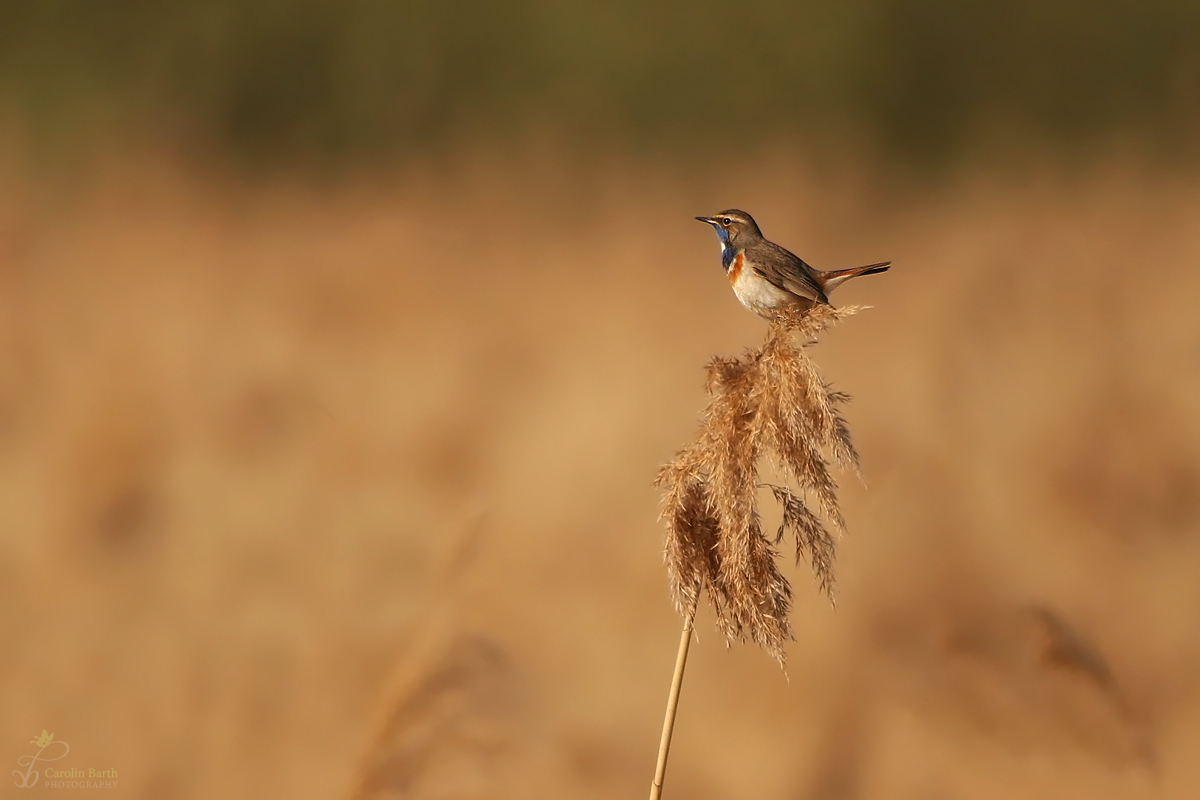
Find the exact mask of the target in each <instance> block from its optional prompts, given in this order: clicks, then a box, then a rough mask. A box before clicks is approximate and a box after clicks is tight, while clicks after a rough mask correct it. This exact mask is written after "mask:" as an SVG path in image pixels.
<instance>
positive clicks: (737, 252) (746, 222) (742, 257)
mask: <svg viewBox="0 0 1200 800" xmlns="http://www.w3.org/2000/svg"><path fill="white" fill-rule="evenodd" d="M696 219H698V220H700V221H701V222H707V223H708V224H709V225H712V227H713V230H714V231H716V233H717V238H718V239H720V240H721V266H722V267H724V268H725V275H726V276H727V277H728V278H729V284H730V286H732V287H733V293H734V294H735V295H737V299H738V300H740V301H741V303H742V305H744V306H745V307H746V308H748V309H750V310H751V311H753V312H754V313H755V314H758V315H759V316H760V317H763V318H765V319H769V320H770V319H775V318H776V317H777V316H778V315H779V314H780V312H782V311H784V310H785V309H788V308H795V309H797V310H799V311H806V310H808V309H810V308H812V307H813V306H814V305H830V303H829V294H830V293H831V292H832V291H833V290H834V289H836V288H837V287H838V286H840V285H842V284H843V283H845V282H846V281H848V280H850V279H851V278H857V277H858V276H859V275H874V274H875V273H877V272H886V271H887V269H888V268H889V267H890V266H891V264H892V262H890V261H880V262H879V263H877V264H867V265H866V266H865V267H851V268H849V269H834V270H828V271H822V270H818V269H813V268H812V267H810V266H809V265H808V264H806V263H805V262H804V260H803V259H801V258H800V257H799V256H796V255H795V254H793V253H792V252H791V251H789V250H785V249H784V248H782V247H780V246H779V245H777V244H775V243H774V242H772V241H768V240H767V239H766V238H765V237H764V236H763V235H762V231H760V230H759V229H758V223H756V222H755V221H754V217H752V216H750V215H749V214H747V213H746V212H745V211H742V210H740V209H737V208H730V209H726V210H725V211H722V212H721V213H720V214H716V215H714V216H711V217H696Z"/></svg>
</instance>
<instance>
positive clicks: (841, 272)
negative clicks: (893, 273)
mask: <svg viewBox="0 0 1200 800" xmlns="http://www.w3.org/2000/svg"><path fill="white" fill-rule="evenodd" d="M891 265H892V262H890V261H880V262H879V263H878V264H867V265H866V266H865V267H851V268H850V269H831V270H829V271H827V272H817V273H816V276H815V277H816V279H817V283H819V284H820V285H821V291H823V292H825V294H826V295H828V294H829V293H830V292H832V291H833V290H834V289H836V288H837V287H838V286H840V285H841V284H843V283H845V282H846V281H848V280H850V279H851V278H857V277H858V276H859V275H874V274H875V273H876V272H887V270H888V267H890V266H891Z"/></svg>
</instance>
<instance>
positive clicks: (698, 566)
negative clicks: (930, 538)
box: [657, 306, 858, 664]
mask: <svg viewBox="0 0 1200 800" xmlns="http://www.w3.org/2000/svg"><path fill="white" fill-rule="evenodd" d="M857 310H858V309H857V308H855V307H847V308H843V309H833V308H831V307H829V306H815V307H814V308H812V309H809V310H808V311H805V312H801V313H795V314H790V315H787V316H784V317H781V318H780V319H777V320H776V321H775V322H774V323H773V324H772V325H771V327H770V328H769V329H768V331H767V336H766V339H765V341H764V342H763V344H762V345H761V346H760V347H758V348H755V349H752V350H748V351H747V352H746V353H745V354H743V355H742V357H741V358H720V357H718V358H714V359H713V360H712V361H711V362H710V363H709V365H708V372H707V381H706V389H707V391H708V392H709V394H710V400H709V403H708V407H707V408H706V409H705V411H704V414H703V416H702V418H701V422H700V431H699V433H698V434H697V436H696V439H695V441H693V442H692V443H691V444H689V445H688V446H687V447H685V448H684V449H683V450H681V451H680V452H679V453H678V454H677V455H676V456H675V458H674V459H672V460H671V461H670V462H669V463H667V464H665V465H664V466H663V468H662V469H661V470H660V472H659V476H658V480H657V484H658V485H659V486H661V487H663V515H662V516H663V520H664V521H665V523H666V543H665V548H664V557H665V560H666V564H667V570H668V573H669V575H670V580H671V590H672V594H673V597H674V600H675V604H676V607H677V608H678V609H679V610H680V612H681V613H683V614H690V613H692V610H693V609H694V608H695V607H696V605H697V604H698V602H699V597H700V592H701V590H702V589H707V593H708V597H709V599H710V601H711V602H712V604H713V608H714V609H715V611H716V616H717V627H718V629H719V630H721V632H722V633H723V634H724V635H725V636H726V637H727V638H730V639H735V638H736V639H739V640H743V641H744V640H746V639H750V640H752V641H754V642H755V643H757V644H759V645H761V646H762V647H763V648H764V649H765V650H767V652H769V653H770V654H771V656H772V657H774V658H775V659H776V660H777V661H779V662H780V664H782V663H783V662H784V645H785V643H786V642H787V640H788V639H790V638H792V631H791V625H790V622H789V621H788V614H789V612H790V610H791V600H792V594H791V587H790V585H789V584H788V581H787V579H786V578H785V577H784V576H783V573H782V572H780V570H779V566H778V563H777V559H776V557H777V555H778V553H777V552H776V550H775V547H774V545H776V544H778V543H779V541H780V540H781V539H782V538H783V536H784V535H785V534H787V533H789V532H790V533H791V535H792V537H793V539H794V541H795V547H796V559H797V561H799V560H800V559H801V558H802V557H807V559H808V561H809V563H810V564H811V566H812V569H813V574H814V576H815V577H816V579H817V582H818V584H819V585H820V587H821V590H822V591H824V592H825V593H826V594H827V595H829V597H830V598H831V599H832V597H833V586H834V572H833V561H834V554H835V542H834V538H833V535H832V534H831V533H830V531H829V529H828V527H827V526H826V522H825V521H822V518H821V516H818V515H817V514H815V513H813V511H812V510H811V509H810V508H809V506H808V504H807V503H806V497H812V498H813V499H814V500H815V501H816V503H817V506H818V508H819V510H820V512H821V515H823V516H824V518H825V520H827V521H828V522H829V523H830V524H832V526H833V527H834V528H835V529H837V530H844V529H845V521H844V519H843V517H842V513H841V509H840V508H839V506H838V502H837V484H836V482H835V481H834V479H833V476H832V474H831V472H830V462H829V460H828V459H826V458H825V456H824V455H823V451H828V452H829V453H830V454H831V456H832V458H833V459H834V461H836V462H837V463H838V465H839V466H841V467H843V468H846V467H849V468H851V469H853V470H854V471H855V472H856V473H857V471H858V454H857V453H856V452H855V450H854V446H853V444H852V443H851V441H850V430H849V427H848V426H847V424H846V421H845V419H844V418H843V417H842V416H841V414H840V413H839V406H840V405H842V404H843V403H845V402H847V401H848V400H849V397H848V396H847V395H845V394H843V393H841V392H835V391H833V390H832V389H831V388H830V386H829V384H828V383H826V382H825V380H824V379H823V378H822V377H821V375H820V373H819V371H818V370H817V367H816V365H815V364H814V363H813V361H812V360H811V359H810V358H809V357H808V355H807V354H806V353H805V348H806V347H807V346H808V345H810V344H812V343H813V342H814V341H815V338H816V336H817V335H818V334H819V333H821V332H822V331H824V330H826V329H827V328H829V327H830V326H831V325H833V324H834V323H836V322H837V321H838V320H840V319H842V318H844V317H847V316H849V315H851V314H853V313H855V312H856V311H857ZM763 456H766V457H767V458H768V459H770V461H771V462H772V463H773V464H774V465H775V466H776V467H777V468H778V471H779V472H780V473H781V474H782V475H784V476H785V477H786V478H787V479H788V480H789V481H791V482H792V483H794V484H795V486H796V489H795V490H793V489H792V488H789V487H786V486H770V487H769V488H770V489H771V491H772V493H773V494H774V496H775V499H776V500H777V501H778V502H779V504H780V505H781V506H782V508H783V522H782V524H781V525H780V528H779V530H778V531H777V532H776V534H775V537H774V540H770V539H768V538H767V536H766V535H765V534H764V533H763V530H762V523H761V520H760V518H759V514H758V490H759V488H760V485H761V484H760V483H759V481H758V463H759V459H760V458H762V457H763Z"/></svg>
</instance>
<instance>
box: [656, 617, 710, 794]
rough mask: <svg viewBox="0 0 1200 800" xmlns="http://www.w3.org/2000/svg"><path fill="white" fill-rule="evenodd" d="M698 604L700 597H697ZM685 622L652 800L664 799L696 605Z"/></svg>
mask: <svg viewBox="0 0 1200 800" xmlns="http://www.w3.org/2000/svg"><path fill="white" fill-rule="evenodd" d="M696 599H697V603H698V602H699V595H698V594H697V596H696ZM697 603H693V604H692V609H691V611H689V612H688V615H687V618H686V619H685V620H684V621H683V634H682V635H681V636H680V637H679V654H678V655H677V656H675V674H674V675H673V676H672V677H671V693H670V694H669V695H668V696H667V716H666V718H665V719H664V720H663V731H662V740H661V741H660V742H659V744H658V765H657V766H656V767H655V768H654V782H653V783H651V784H650V800H659V798H660V797H662V788H663V777H664V776H665V775H666V774H667V754H668V753H669V752H670V751H671V733H672V732H673V731H674V730H675V710H676V709H677V708H679V689H680V687H682V686H683V668H684V667H685V666H687V654H688V646H689V645H691V643H692V625H693V624H694V623H695V621H696V605H697Z"/></svg>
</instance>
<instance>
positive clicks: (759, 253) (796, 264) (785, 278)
mask: <svg viewBox="0 0 1200 800" xmlns="http://www.w3.org/2000/svg"><path fill="white" fill-rule="evenodd" d="M746 255H747V256H748V258H747V261H749V262H750V263H751V264H752V265H753V266H754V269H755V271H757V272H758V274H759V275H762V276H763V277H764V278H766V279H767V280H769V281H770V282H771V283H773V284H775V285H776V286H778V287H779V288H780V289H785V290H787V291H789V292H791V293H792V294H794V295H798V296H799V297H807V298H808V299H809V300H812V301H814V302H817V303H828V302H829V298H828V297H826V296H825V292H824V291H822V289H821V285H820V284H819V283H817V279H816V277H815V276H814V274H813V273H814V270H813V268H812V267H810V266H809V265H808V264H805V263H804V261H802V260H801V259H800V258H798V257H797V256H795V255H793V254H792V253H791V252H789V251H787V250H784V249H783V248H782V247H780V246H779V245H777V244H775V243H774V242H768V241H765V240H764V241H762V242H758V243H756V244H755V245H754V246H753V247H750V248H747V251H746Z"/></svg>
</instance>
